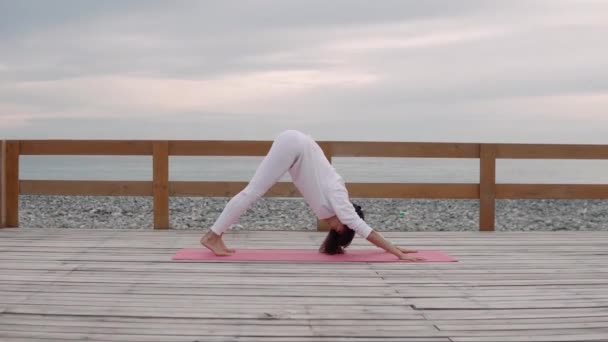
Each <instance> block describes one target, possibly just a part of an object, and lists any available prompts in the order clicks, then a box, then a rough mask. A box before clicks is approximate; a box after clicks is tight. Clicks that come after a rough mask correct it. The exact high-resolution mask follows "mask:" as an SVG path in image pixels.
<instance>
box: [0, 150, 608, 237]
mask: <svg viewBox="0 0 608 342" xmlns="http://www.w3.org/2000/svg"><path fill="white" fill-rule="evenodd" d="M271 144H272V142H271V141H141V140H137V141H115V140H8V141H2V147H1V152H0V159H1V160H2V167H1V176H0V194H1V196H0V208H1V219H0V226H1V227H18V226H19V195H20V194H24V195H74V196H77V195H92V196H152V197H153V203H154V228H156V229H166V228H169V197H170V196H206V197H230V196H233V195H235V194H236V193H238V192H239V191H240V190H241V189H243V188H244V187H245V186H246V185H247V182H189V181H171V182H170V181H169V156H264V155H266V153H267V152H268V150H269V148H270V146H271ZM319 145H320V146H321V148H322V149H323V151H324V153H325V155H326V156H327V158H328V159H329V160H330V161H331V160H332V157H395V158H477V159H479V160H480V164H479V165H480V180H479V183H473V184H463V183H347V187H348V191H349V193H350V196H351V197H355V198H356V197H373V198H432V199H479V200H480V216H479V217H480V220H479V227H480V230H481V231H493V230H494V226H495V201H496V199H540V198H558V199H608V185H605V184H496V159H500V158H504V159H608V145H538V144H475V143H409V142H331V141H323V142H320V143H319ZM22 155H86V156H91V155H114V156H146V155H147V156H150V155H151V156H152V157H153V180H152V181H65V180H20V179H19V157H20V156H22ZM266 196H268V197H299V196H301V195H300V194H299V192H298V191H297V189H296V188H295V187H294V186H293V185H292V184H291V183H286V182H280V183H278V184H276V185H275V186H274V187H273V188H272V189H271V190H270V191H269V192H268V193H267V194H266Z"/></svg>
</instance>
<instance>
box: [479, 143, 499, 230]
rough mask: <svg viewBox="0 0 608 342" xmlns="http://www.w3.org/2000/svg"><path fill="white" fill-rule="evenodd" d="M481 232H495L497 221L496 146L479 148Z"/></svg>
mask: <svg viewBox="0 0 608 342" xmlns="http://www.w3.org/2000/svg"><path fill="white" fill-rule="evenodd" d="M479 158H480V161H479V164H480V173H479V174H480V181H479V230H480V231H482V232H488V231H494V225H495V221H496V145H494V144H480V147H479Z"/></svg>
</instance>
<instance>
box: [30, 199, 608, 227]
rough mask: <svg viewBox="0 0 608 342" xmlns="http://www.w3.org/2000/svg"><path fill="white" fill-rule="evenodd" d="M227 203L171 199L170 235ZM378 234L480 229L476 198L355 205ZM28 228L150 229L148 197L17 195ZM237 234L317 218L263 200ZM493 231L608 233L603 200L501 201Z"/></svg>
mask: <svg viewBox="0 0 608 342" xmlns="http://www.w3.org/2000/svg"><path fill="white" fill-rule="evenodd" d="M228 200H229V198H200V197H197V198H189V197H176V198H171V200H170V225H171V228H173V229H190V230H201V231H203V230H206V229H207V228H209V227H210V226H211V225H212V224H213V222H214V221H215V219H216V218H217V217H218V216H219V214H220V213H221V211H222V209H223V208H224V206H225V205H226V203H227V201H228ZM353 202H355V203H357V204H359V205H361V206H362V207H363V210H364V212H365V215H366V217H365V219H366V221H367V222H368V224H369V225H370V226H372V227H373V228H374V229H377V230H379V231H478V230H479V201H478V200H429V199H369V198H367V199H357V198H353ZM19 210H20V211H19V216H20V217H19V219H20V226H21V227H27V228H45V227H48V228H83V229H153V224H152V219H153V218H152V198H149V197H92V196H91V197H82V196H79V197H76V196H20V209H19ZM232 229H234V230H315V229H316V218H315V216H314V215H313V213H312V211H311V210H310V209H309V208H308V206H307V204H306V203H305V202H304V200H302V199H299V198H295V199H292V198H289V199H285V198H262V199H260V200H259V201H257V202H256V203H255V204H254V205H253V206H252V207H251V208H250V209H249V210H248V211H247V212H246V213H245V214H244V215H243V216H242V217H241V219H240V220H239V221H238V222H237V223H236V224H235V225H234V226H233V227H232ZM496 230H497V231H560V230H608V201H603V200H498V201H496Z"/></svg>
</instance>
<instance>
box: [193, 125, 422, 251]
mask: <svg viewBox="0 0 608 342" xmlns="http://www.w3.org/2000/svg"><path fill="white" fill-rule="evenodd" d="M285 172H289V174H290V175H291V178H292V180H293V183H294V184H295V186H296V188H297V189H298V190H299V191H300V193H301V194H302V196H303V197H304V200H306V202H307V203H308V205H309V206H310V208H311V209H312V211H313V212H314V213H315V215H316V216H317V217H318V218H319V219H320V220H324V221H325V222H327V224H328V226H329V227H330V231H329V233H328V235H327V237H326V238H325V241H324V242H323V244H322V245H321V247H320V248H319V250H320V251H321V252H323V253H326V254H339V253H343V252H344V248H345V247H347V246H348V245H349V244H350V243H351V241H352V239H353V237H354V235H355V233H356V234H357V235H359V236H360V237H362V238H364V239H367V240H368V241H369V242H371V243H372V244H374V245H376V246H378V247H380V248H382V249H384V250H385V251H387V252H389V253H392V254H394V255H395V256H396V257H397V258H399V259H401V260H405V261H422V260H423V259H422V258H419V257H416V256H413V255H409V254H408V253H416V251H415V250H408V249H405V248H401V247H397V246H395V245H393V244H392V243H390V242H389V241H387V240H386V239H385V238H384V237H383V236H382V235H381V234H380V233H379V232H377V231H375V230H374V229H372V228H371V227H370V226H369V225H367V223H366V222H365V221H364V220H363V218H364V215H363V212H362V210H361V207H359V206H358V205H355V204H353V203H352V202H351V201H350V199H349V196H348V191H347V190H346V186H345V184H344V180H343V179H342V177H341V176H340V175H339V174H338V173H337V172H336V170H335V169H334V167H333V166H332V165H331V164H330V163H329V161H328V160H327V158H326V157H325V154H323V150H321V147H320V146H319V145H318V144H317V143H316V142H315V141H314V140H313V139H312V138H311V137H310V136H309V135H306V134H304V133H301V132H299V131H295V130H287V131H284V132H282V133H281V134H279V135H278V136H277V137H276V139H275V140H274V141H273V144H272V146H271V148H270V151H269V152H268V154H267V155H266V157H265V158H264V160H263V161H262V163H261V164H260V166H259V167H258V169H257V170H256V172H255V174H254V176H253V178H252V179H251V181H250V182H249V184H248V185H247V186H246V187H245V189H243V190H242V191H241V192H239V193H238V194H237V195H236V196H234V197H233V198H232V199H231V200H230V201H229V202H228V204H227V205H226V207H225V208H224V210H223V211H222V213H221V214H220V216H219V217H218V219H217V220H216V221H215V223H214V224H213V226H212V227H211V229H210V230H209V232H207V233H206V234H205V235H203V237H202V238H201V244H202V245H203V246H205V247H206V248H208V249H209V250H211V251H212V252H213V253H214V254H216V255H218V256H227V255H231V254H232V253H234V250H233V249H230V248H228V247H226V245H225V244H224V241H223V240H222V234H224V232H226V231H227V230H228V229H229V228H230V226H231V225H232V224H234V223H235V222H236V221H237V220H238V219H239V217H240V216H241V215H242V214H243V213H244V212H245V211H246V210H247V209H248V208H249V207H250V206H251V205H252V204H253V203H254V202H255V201H256V200H258V199H259V198H260V197H262V196H263V195H264V194H265V193H266V192H267V191H268V190H269V189H270V188H271V187H272V186H273V185H274V184H275V183H276V182H278V181H279V179H280V178H281V177H282V176H283V175H284V174H285Z"/></svg>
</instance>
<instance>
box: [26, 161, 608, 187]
mask: <svg viewBox="0 0 608 342" xmlns="http://www.w3.org/2000/svg"><path fill="white" fill-rule="evenodd" d="M262 158H263V157H181V156H180V157H170V160H169V179H170V180H175V181H248V180H249V179H251V177H252V176H253V175H254V173H255V171H256V169H257V167H258V165H259V164H260V162H261V161H262ZM332 164H333V165H334V167H335V168H336V170H337V171H338V173H340V174H341V175H342V177H343V178H344V179H345V181H346V182H361V183H478V182H479V159H453V158H449V159H445V158H362V157H354V158H353V157H335V158H333V160H332ZM19 176H20V179H22V180H43V179H44V180H151V179H152V157H151V156H21V157H20V165H19ZM289 180H290V178H289V175H288V174H286V175H285V176H284V177H283V178H282V179H281V181H289ZM496 181H497V183H520V184H608V160H546V159H543V160H538V159H530V160H528V159H523V160H522V159H499V160H497V162H496Z"/></svg>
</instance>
